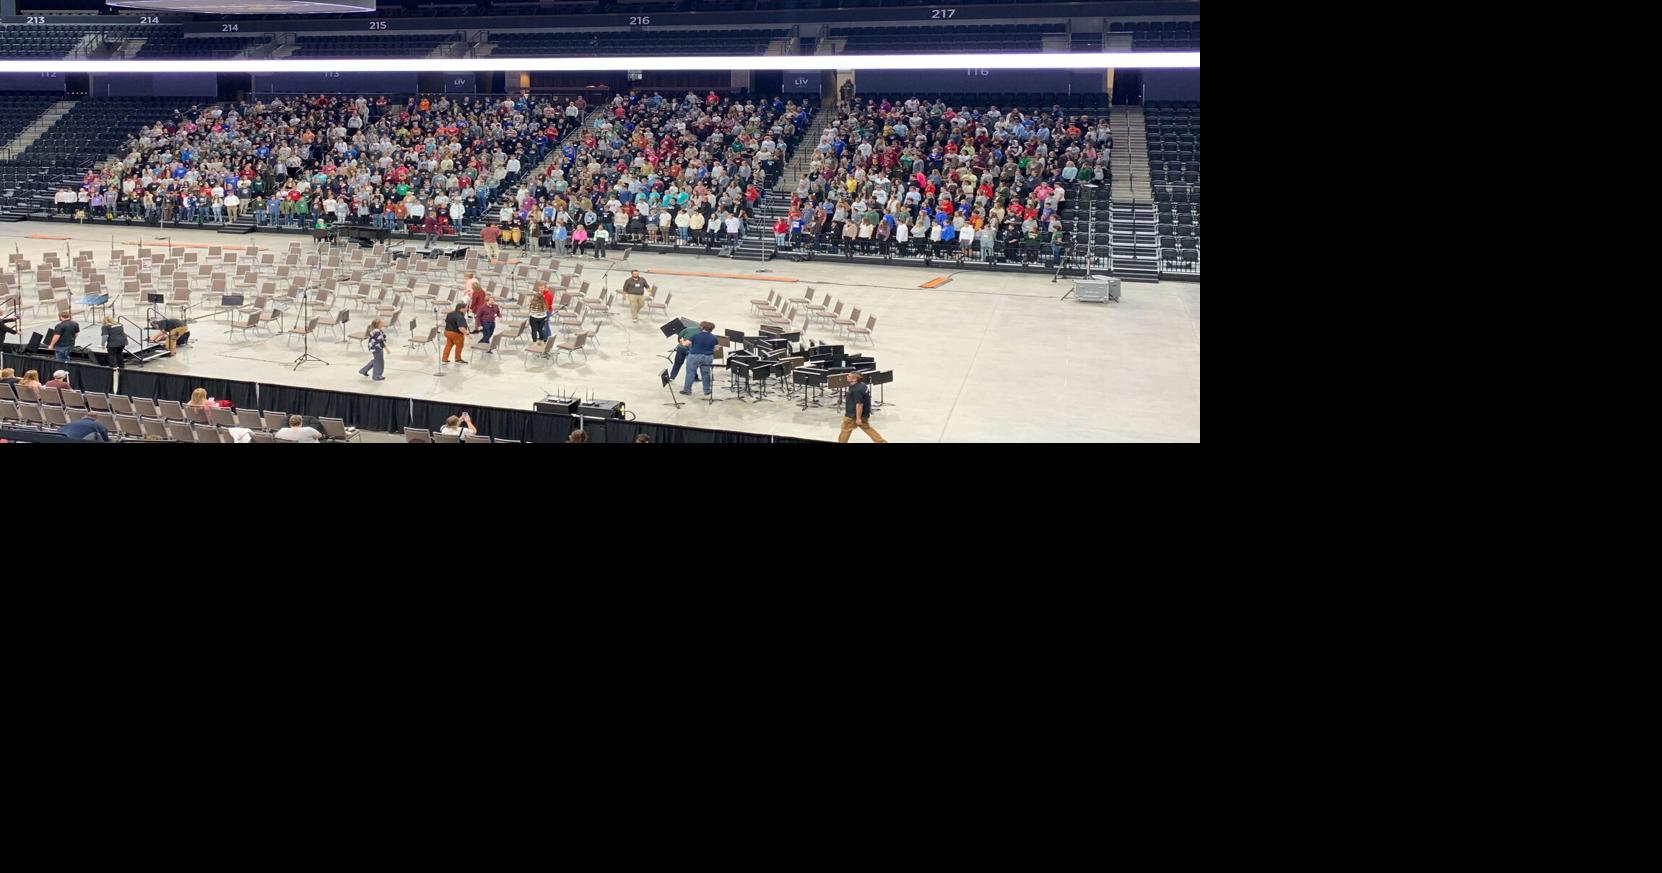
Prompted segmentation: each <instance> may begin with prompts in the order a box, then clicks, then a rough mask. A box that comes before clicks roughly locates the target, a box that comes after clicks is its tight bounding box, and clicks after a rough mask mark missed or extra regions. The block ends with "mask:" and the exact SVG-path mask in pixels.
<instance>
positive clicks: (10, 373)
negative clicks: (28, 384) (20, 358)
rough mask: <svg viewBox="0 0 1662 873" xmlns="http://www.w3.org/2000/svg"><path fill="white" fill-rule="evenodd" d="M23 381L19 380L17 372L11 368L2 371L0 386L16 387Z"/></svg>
mask: <svg viewBox="0 0 1662 873" xmlns="http://www.w3.org/2000/svg"><path fill="white" fill-rule="evenodd" d="M21 381H23V380H21V379H19V378H17V371H16V370H13V369H12V368H11V367H7V368H6V369H4V370H0V385H16V384H17V383H18V382H21Z"/></svg>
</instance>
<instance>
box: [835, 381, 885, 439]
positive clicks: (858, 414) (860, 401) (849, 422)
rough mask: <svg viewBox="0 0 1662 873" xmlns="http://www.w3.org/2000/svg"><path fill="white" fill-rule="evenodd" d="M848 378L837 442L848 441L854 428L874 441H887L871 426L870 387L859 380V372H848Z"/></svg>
mask: <svg viewBox="0 0 1662 873" xmlns="http://www.w3.org/2000/svg"><path fill="white" fill-rule="evenodd" d="M848 379H849V385H848V391H847V392H845V393H844V395H843V430H842V433H840V434H837V442H839V443H846V442H848V435H849V434H851V433H853V432H854V429H855V428H859V429H861V430H863V431H865V432H866V436H869V437H871V441H872V442H874V443H886V442H888V440H886V439H883V435H882V434H880V433H878V432H877V429H876V428H873V427H872V426H871V421H870V419H869V416H870V415H871V387H870V386H868V385H866V384H865V383H864V382H862V381H860V374H859V373H849V374H848Z"/></svg>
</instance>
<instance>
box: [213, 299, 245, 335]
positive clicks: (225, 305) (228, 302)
mask: <svg viewBox="0 0 1662 873" xmlns="http://www.w3.org/2000/svg"><path fill="white" fill-rule="evenodd" d="M242 303H243V297H242V295H241V294H224V295H221V296H220V298H219V309H220V311H221V312H225V313H229V312H231V311H232V310H233V309H241V308H242ZM230 321H232V322H235V321H236V319H234V318H233V319H230ZM235 330H236V328H234V327H233V328H231V329H230V330H227V331H225V333H226V334H230V333H232V332H233V331H235Z"/></svg>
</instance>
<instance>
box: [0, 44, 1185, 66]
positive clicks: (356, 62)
mask: <svg viewBox="0 0 1662 873" xmlns="http://www.w3.org/2000/svg"><path fill="white" fill-rule="evenodd" d="M188 43H189V41H188V40H187V41H186V44H187V45H188ZM952 69H976V70H1079V69H1197V70H1198V69H1200V52H1081V53H1076V54H1075V53H1067V52H1044V53H1030V54H960V55H803V56H795V55H768V56H764V57H756V56H753V55H690V56H682V57H639V56H632V57H603V58H502V57H488V58H283V59H281V60H270V59H267V60H246V59H226V60H211V61H210V60H202V61H155V60H152V61H94V60H85V59H74V60H55V61H0V73H321V72H329V73H333V72H382V71H387V70H398V71H402V72H418V73H462V72H496V71H499V70H501V71H517V70H541V71H554V72H591V71H601V70H606V71H616V70H671V71H687V72H693V71H700V70H952Z"/></svg>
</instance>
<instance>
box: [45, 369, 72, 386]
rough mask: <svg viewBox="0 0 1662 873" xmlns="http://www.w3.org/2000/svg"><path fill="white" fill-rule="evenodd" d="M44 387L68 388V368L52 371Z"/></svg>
mask: <svg viewBox="0 0 1662 873" xmlns="http://www.w3.org/2000/svg"><path fill="white" fill-rule="evenodd" d="M46 387H47V388H68V387H69V371H68V370H59V371H58V372H56V373H53V374H52V381H50V382H47V383H46Z"/></svg>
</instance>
